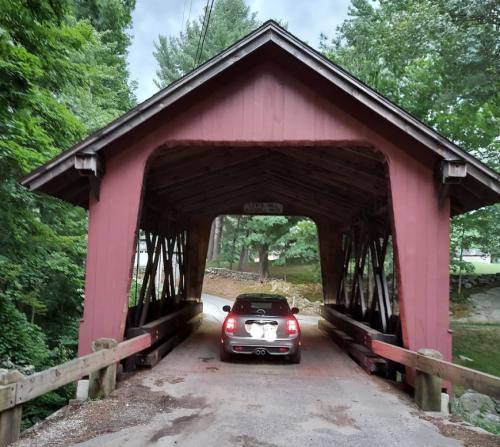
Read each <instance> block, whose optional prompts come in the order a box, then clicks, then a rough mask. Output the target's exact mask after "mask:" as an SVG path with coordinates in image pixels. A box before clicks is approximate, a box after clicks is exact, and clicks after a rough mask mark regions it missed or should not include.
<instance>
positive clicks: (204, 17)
mask: <svg viewBox="0 0 500 447" xmlns="http://www.w3.org/2000/svg"><path fill="white" fill-rule="evenodd" d="M209 1H210V0H207V6H206V7H205V15H204V16H203V25H202V26H201V31H200V38H199V39H198V47H197V48H196V54H195V56H194V65H193V70H194V69H195V68H196V60H197V59H198V51H199V49H200V43H201V36H202V35H203V29H204V28H205V20H206V18H207V14H208V3H209Z"/></svg>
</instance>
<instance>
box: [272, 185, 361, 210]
mask: <svg viewBox="0 0 500 447" xmlns="http://www.w3.org/2000/svg"><path fill="white" fill-rule="evenodd" d="M267 185H268V187H269V188H271V189H272V190H274V191H278V192H280V193H283V194H286V195H288V196H289V197H290V198H294V199H296V200H297V201H300V202H304V203H311V204H314V205H316V206H318V207H320V208H323V209H324V210H327V211H328V210H332V211H333V212H334V211H335V208H337V209H340V211H341V212H346V213H349V214H352V213H354V212H355V211H356V210H357V206H356V204H349V202H347V201H346V200H341V199H339V198H334V197H328V196H326V197H322V196H320V195H319V194H315V195H314V194H308V193H307V192H306V191H305V192H301V191H300V190H298V188H294V189H292V188H287V187H286V185H284V184H282V183H280V181H278V180H268V181H267Z"/></svg>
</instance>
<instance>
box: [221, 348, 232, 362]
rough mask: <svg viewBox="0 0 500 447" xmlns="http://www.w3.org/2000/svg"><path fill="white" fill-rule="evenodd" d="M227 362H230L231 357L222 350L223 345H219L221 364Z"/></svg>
mask: <svg viewBox="0 0 500 447" xmlns="http://www.w3.org/2000/svg"><path fill="white" fill-rule="evenodd" d="M229 360H231V355H230V354H229V353H228V352H226V350H225V349H224V345H222V344H221V345H220V361H221V362H229Z"/></svg>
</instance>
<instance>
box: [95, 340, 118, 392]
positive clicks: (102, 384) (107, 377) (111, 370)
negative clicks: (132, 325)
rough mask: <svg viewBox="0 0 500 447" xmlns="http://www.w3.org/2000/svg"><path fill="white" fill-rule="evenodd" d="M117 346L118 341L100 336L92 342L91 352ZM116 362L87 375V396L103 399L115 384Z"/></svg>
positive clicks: (113, 388)
mask: <svg viewBox="0 0 500 447" xmlns="http://www.w3.org/2000/svg"><path fill="white" fill-rule="evenodd" d="M116 346H118V342H117V341H116V340H113V339H112V338H100V339H98V340H96V341H94V342H92V352H97V351H101V350H102V349H112V348H115V347H116ZM116 365H117V364H116V363H112V364H111V365H109V366H106V367H104V368H102V369H99V370H98V371H95V372H93V373H91V374H90V377H89V398H90V399H103V398H105V397H108V396H109V395H110V394H111V393H112V392H113V391H114V390H115V385H116Z"/></svg>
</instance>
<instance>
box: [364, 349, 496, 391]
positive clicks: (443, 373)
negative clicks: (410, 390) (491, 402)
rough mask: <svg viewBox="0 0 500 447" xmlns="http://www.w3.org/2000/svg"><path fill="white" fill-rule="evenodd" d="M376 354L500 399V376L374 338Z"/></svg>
mask: <svg viewBox="0 0 500 447" xmlns="http://www.w3.org/2000/svg"><path fill="white" fill-rule="evenodd" d="M372 350H373V352H374V353H375V354H377V355H380V356H381V357H384V358H386V359H389V360H392V361H394V362H397V363H401V364H402V365H405V366H408V367H410V368H413V369H417V370H418V371H422V372H425V373H427V374H430V375H432V376H436V377H440V378H441V379H443V380H448V381H450V382H452V383H455V384H457V385H462V386H464V387H465V388H467V389H471V390H474V391H477V392H478V393H481V394H486V395H488V396H491V397H493V398H495V399H500V377H496V376H492V375H491V374H486V373H483V372H479V371H476V370H474V369H470V368H466V367H465V366H460V365H455V364H453V363H450V362H446V361H444V360H438V359H433V358H430V357H427V356H424V355H421V354H418V353H417V352H414V351H410V350H408V349H404V348H400V347H397V346H394V345H390V344H387V343H384V342H382V341H378V340H373V342H372Z"/></svg>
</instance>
